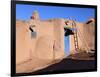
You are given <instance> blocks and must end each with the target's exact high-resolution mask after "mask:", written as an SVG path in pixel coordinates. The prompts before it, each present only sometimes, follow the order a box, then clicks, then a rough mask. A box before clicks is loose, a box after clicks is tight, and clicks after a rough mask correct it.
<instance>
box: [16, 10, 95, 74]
mask: <svg viewBox="0 0 100 77" xmlns="http://www.w3.org/2000/svg"><path fill="white" fill-rule="evenodd" d="M65 21H69V22H68V24H66V23H65ZM71 22H72V20H66V19H62V18H61V19H58V18H55V19H49V20H41V19H40V18H39V14H38V12H37V11H35V12H34V13H33V15H32V16H31V18H30V20H28V21H22V20H17V21H16V72H17V73H28V72H33V71H36V70H39V69H42V68H45V67H47V66H49V65H51V64H53V63H56V62H59V61H61V60H62V59H63V58H65V57H66V54H65V50H64V48H65V46H64V37H65V31H64V27H65V26H71ZM92 23H93V25H94V21H93V20H92V22H90V23H88V22H87V23H79V22H76V25H77V27H78V29H79V30H80V31H81V35H82V38H83V36H84V38H85V39H86V41H88V42H87V44H88V47H89V48H90V49H94V36H95V35H94V26H91V25H92ZM69 24H70V25H69ZM77 31H78V30H77ZM69 37H70V51H71V53H74V51H75V47H74V38H73V35H70V36H69ZM77 37H78V46H79V47H80V48H82V49H85V48H84V47H85V46H84V45H85V44H83V42H84V41H83V39H81V40H80V37H81V36H80V37H79V36H77ZM89 37H91V40H90V39H88V38H89ZM86 50H87V49H86Z"/></svg>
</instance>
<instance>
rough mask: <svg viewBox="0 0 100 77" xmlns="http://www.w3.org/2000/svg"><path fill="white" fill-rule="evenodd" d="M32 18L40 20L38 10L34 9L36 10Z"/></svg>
mask: <svg viewBox="0 0 100 77" xmlns="http://www.w3.org/2000/svg"><path fill="white" fill-rule="evenodd" d="M31 19H35V20H39V14H38V11H34V12H33V14H32V16H31Z"/></svg>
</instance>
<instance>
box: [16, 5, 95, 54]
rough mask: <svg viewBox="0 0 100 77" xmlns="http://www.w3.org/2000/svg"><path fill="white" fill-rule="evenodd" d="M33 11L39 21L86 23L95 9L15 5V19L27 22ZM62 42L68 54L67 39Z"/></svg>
mask: <svg viewBox="0 0 100 77" xmlns="http://www.w3.org/2000/svg"><path fill="white" fill-rule="evenodd" d="M35 10H37V11H38V12H39V15H40V19H41V20H46V19H51V18H65V19H75V20H76V21H78V22H86V21H87V20H89V19H90V18H95V9H93V8H76V7H58V6H43V5H27V4H16V19H20V20H29V19H30V16H31V15H32V13H33V12H34V11H35ZM64 42H65V53H66V54H69V51H70V50H69V37H65V38H64Z"/></svg>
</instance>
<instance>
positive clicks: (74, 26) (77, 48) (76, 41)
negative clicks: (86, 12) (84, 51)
mask: <svg viewBox="0 0 100 77" xmlns="http://www.w3.org/2000/svg"><path fill="white" fill-rule="evenodd" d="M72 28H73V29H76V23H75V21H73V22H72ZM73 32H74V35H73V37H74V47H75V51H76V52H78V50H79V46H78V36H77V30H73Z"/></svg>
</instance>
